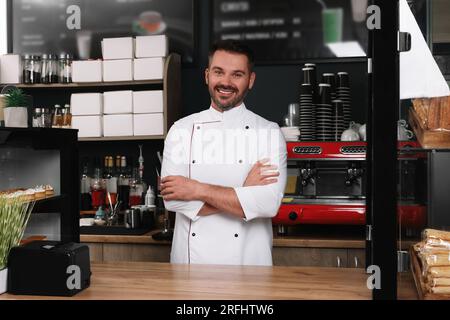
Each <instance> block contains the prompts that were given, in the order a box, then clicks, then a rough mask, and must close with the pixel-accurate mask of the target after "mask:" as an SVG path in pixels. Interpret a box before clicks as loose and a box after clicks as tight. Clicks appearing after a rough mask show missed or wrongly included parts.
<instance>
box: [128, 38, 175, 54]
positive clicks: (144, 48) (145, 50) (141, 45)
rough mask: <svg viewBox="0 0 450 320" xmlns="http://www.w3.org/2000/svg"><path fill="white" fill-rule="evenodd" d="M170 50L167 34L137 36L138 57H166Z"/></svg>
mask: <svg viewBox="0 0 450 320" xmlns="http://www.w3.org/2000/svg"><path fill="white" fill-rule="evenodd" d="M168 51H169V50H168V40H167V36H165V35H158V36H139V37H136V58H153V57H165V56H167V54H168Z"/></svg>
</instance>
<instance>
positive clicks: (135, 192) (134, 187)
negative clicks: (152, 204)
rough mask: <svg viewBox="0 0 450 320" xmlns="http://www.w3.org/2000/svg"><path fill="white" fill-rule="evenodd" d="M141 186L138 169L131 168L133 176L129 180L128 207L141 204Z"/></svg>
mask: <svg viewBox="0 0 450 320" xmlns="http://www.w3.org/2000/svg"><path fill="white" fill-rule="evenodd" d="M142 192H143V189H142V184H141V183H140V179H139V168H137V167H134V168H133V175H132V177H131V180H130V202H129V205H130V207H133V206H138V205H141V204H142Z"/></svg>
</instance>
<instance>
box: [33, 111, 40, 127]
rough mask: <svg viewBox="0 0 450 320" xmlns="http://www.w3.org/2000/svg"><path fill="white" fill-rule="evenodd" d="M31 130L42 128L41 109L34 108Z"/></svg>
mask: <svg viewBox="0 0 450 320" xmlns="http://www.w3.org/2000/svg"><path fill="white" fill-rule="evenodd" d="M32 122H33V128H41V127H42V109H41V108H35V109H34V112H33V121H32Z"/></svg>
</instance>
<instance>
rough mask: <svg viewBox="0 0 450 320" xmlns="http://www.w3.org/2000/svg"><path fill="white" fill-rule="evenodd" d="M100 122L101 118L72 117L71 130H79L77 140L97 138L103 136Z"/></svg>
mask: <svg viewBox="0 0 450 320" xmlns="http://www.w3.org/2000/svg"><path fill="white" fill-rule="evenodd" d="M102 122H103V121H102V116H73V117H72V128H73V129H78V130H79V131H78V137H79V138H99V137H101V136H102V134H103V130H102Z"/></svg>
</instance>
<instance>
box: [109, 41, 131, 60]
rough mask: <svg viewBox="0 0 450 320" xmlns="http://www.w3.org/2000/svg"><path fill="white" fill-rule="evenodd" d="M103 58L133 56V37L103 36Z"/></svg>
mask: <svg viewBox="0 0 450 320" xmlns="http://www.w3.org/2000/svg"><path fill="white" fill-rule="evenodd" d="M102 54H103V60H120V59H133V58H134V39H133V38H132V37H124V38H105V39H103V40H102Z"/></svg>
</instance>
